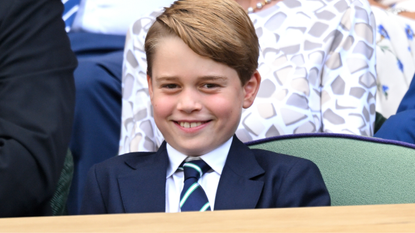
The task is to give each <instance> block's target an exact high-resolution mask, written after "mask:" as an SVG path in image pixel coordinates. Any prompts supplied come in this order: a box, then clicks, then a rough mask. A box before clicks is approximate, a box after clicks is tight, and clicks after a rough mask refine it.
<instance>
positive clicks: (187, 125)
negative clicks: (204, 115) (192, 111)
mask: <svg viewBox="0 0 415 233" xmlns="http://www.w3.org/2000/svg"><path fill="white" fill-rule="evenodd" d="M207 122H209V121H200V122H184V121H181V122H176V123H177V124H178V125H180V126H181V127H183V128H194V127H198V126H200V125H202V124H205V123H207Z"/></svg>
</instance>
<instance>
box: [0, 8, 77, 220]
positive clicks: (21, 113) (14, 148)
mask: <svg viewBox="0 0 415 233" xmlns="http://www.w3.org/2000/svg"><path fill="white" fill-rule="evenodd" d="M62 11H63V5H62V3H61V1H60V0H13V1H0V216H1V217H21V216H42V215H52V209H51V206H50V201H51V198H52V196H53V194H54V192H55V190H56V186H57V183H58V179H59V177H60V174H61V171H62V168H63V164H64V159H65V156H66V152H67V150H68V145H69V139H70V135H71V129H72V120H73V114H74V105H75V87H74V79H73V71H74V69H75V67H76V65H77V63H76V58H75V56H74V54H73V52H72V51H71V48H70V44H69V40H68V36H67V34H66V32H65V25H64V22H63V21H62V18H61V15H62Z"/></svg>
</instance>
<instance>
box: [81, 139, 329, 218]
mask: <svg viewBox="0 0 415 233" xmlns="http://www.w3.org/2000/svg"><path fill="white" fill-rule="evenodd" d="M168 163H169V159H168V155H167V150H166V143H165V142H164V143H163V144H162V146H161V147H160V149H159V150H158V151H157V152H155V153H154V152H151V153H149V152H135V153H129V154H125V155H122V156H118V157H114V158H111V159H109V160H107V161H104V162H103V163H100V164H97V165H94V166H93V167H92V168H91V170H90V171H89V173H88V177H87V183H86V187H85V194H84V199H83V203H82V208H81V214H102V213H143V212H164V211H165V193H166V191H165V187H166V171H167V166H168ZM327 205H330V197H329V193H328V191H327V188H326V186H325V184H324V181H323V178H322V176H321V174H320V171H319V169H318V168H317V166H316V165H315V164H314V163H313V162H311V161H309V160H306V159H302V158H297V157H293V156H288V155H283V154H276V153H274V152H270V151H265V150H257V149H249V148H248V147H247V146H246V145H245V144H243V143H242V142H241V141H239V139H238V138H237V137H234V139H233V142H232V145H231V148H230V151H229V154H228V158H227V160H226V163H225V166H224V168H223V171H222V175H221V177H220V181H219V185H218V189H217V193H216V201H215V204H214V209H215V210H226V209H253V208H274V207H300V206H327Z"/></svg>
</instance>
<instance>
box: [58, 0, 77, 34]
mask: <svg viewBox="0 0 415 233" xmlns="http://www.w3.org/2000/svg"><path fill="white" fill-rule="evenodd" d="M79 1H80V0H62V3H63V5H64V7H65V9H64V10H63V14H62V19H63V21H65V30H66V32H69V31H70V30H71V26H72V23H73V20H74V19H75V15H76V12H77V11H78V9H79Z"/></svg>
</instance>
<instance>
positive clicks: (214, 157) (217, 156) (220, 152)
mask: <svg viewBox="0 0 415 233" xmlns="http://www.w3.org/2000/svg"><path fill="white" fill-rule="evenodd" d="M232 140H233V137H231V138H229V140H228V141H226V142H225V143H223V144H222V145H221V146H219V147H218V148H216V149H214V150H212V151H211V152H209V153H207V154H204V155H201V156H199V157H200V158H201V159H203V161H205V162H206V163H207V164H208V165H209V166H210V167H211V168H212V169H213V170H214V171H215V172H217V173H218V174H219V175H221V174H222V170H223V167H224V166H225V162H226V158H227V157H228V153H229V150H230V149H231V145H232ZM166 148H167V155H168V157H169V161H170V163H169V166H168V168H167V176H166V178H169V177H170V176H172V175H173V174H174V173H175V172H176V171H177V169H178V168H179V166H180V164H181V163H182V162H183V161H184V160H185V159H186V158H187V155H184V154H183V153H181V152H179V151H178V150H176V149H174V148H173V147H172V146H170V144H168V143H167V145H166Z"/></svg>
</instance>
